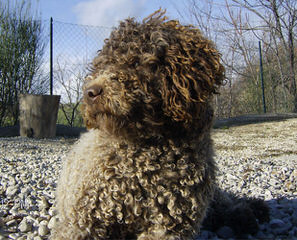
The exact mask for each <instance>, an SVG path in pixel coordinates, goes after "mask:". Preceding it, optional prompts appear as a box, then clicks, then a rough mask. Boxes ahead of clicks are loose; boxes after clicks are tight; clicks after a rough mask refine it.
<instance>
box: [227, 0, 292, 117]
mask: <svg viewBox="0 0 297 240" xmlns="http://www.w3.org/2000/svg"><path fill="white" fill-rule="evenodd" d="M231 2H232V3H234V4H235V6H236V7H242V8H244V9H246V10H248V11H249V12H251V13H253V14H255V15H256V16H257V17H258V18H259V19H261V21H262V22H263V26H262V30H263V31H268V32H269V33H270V36H271V38H272V41H270V44H271V43H273V45H272V46H271V45H270V46H271V47H273V50H274V53H275V56H276V58H277V61H278V64H277V66H278V68H279V71H280V78H281V82H282V86H283V88H287V89H288V91H289V93H290V95H291V96H292V98H293V109H292V111H293V112H297V91H296V72H295V66H296V63H295V58H296V56H295V54H296V51H295V46H294V42H295V40H296V26H297V2H296V1H295V0H265V1H264V0H256V1H247V0H231ZM261 40H263V41H265V39H263V38H262V39H261ZM267 45H268V44H267ZM279 49H283V50H284V55H285V56H286V59H287V61H285V62H284V61H281V60H282V59H281V54H280V50H279ZM286 62H289V69H288V70H289V71H286V69H287V67H286V65H287V63H286ZM284 90H285V89H284ZM286 98H287V97H286Z"/></svg>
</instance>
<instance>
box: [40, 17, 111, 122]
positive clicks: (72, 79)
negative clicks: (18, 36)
mask: <svg viewBox="0 0 297 240" xmlns="http://www.w3.org/2000/svg"><path fill="white" fill-rule="evenodd" d="M50 24H51V22H50V21H45V23H44V29H45V31H46V30H47V29H48V34H46V36H47V37H46V38H47V42H48V43H49V41H50V37H51V36H50ZM52 24H53V26H52V29H53V31H52V39H53V44H52V50H51V48H50V44H47V47H46V52H45V61H44V69H47V70H45V72H47V73H48V76H49V75H50V55H51V52H50V51H52V56H53V63H52V64H53V65H52V69H53V73H52V74H53V93H54V94H56V95H61V106H60V111H59V117H58V123H62V124H68V125H72V126H79V125H81V122H82V120H81V118H80V117H79V116H80V115H79V105H78V104H77V103H78V102H79V101H80V99H81V97H82V92H81V91H82V84H83V79H84V77H85V76H86V75H87V73H88V69H89V67H90V65H91V62H92V60H93V58H94V57H95V56H96V54H97V52H98V51H99V50H100V49H101V48H102V46H103V43H104V39H106V38H108V36H109V34H110V32H111V30H112V28H108V27H97V26H87V25H78V24H71V23H64V22H60V21H55V20H53V23H52Z"/></svg>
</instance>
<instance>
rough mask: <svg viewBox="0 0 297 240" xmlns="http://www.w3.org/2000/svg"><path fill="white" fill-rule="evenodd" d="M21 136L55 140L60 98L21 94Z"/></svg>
mask: <svg viewBox="0 0 297 240" xmlns="http://www.w3.org/2000/svg"><path fill="white" fill-rule="evenodd" d="M19 101H20V104H19V105H20V135H21V136H22V137H34V138H53V137H55V136H56V121H57V115H58V109H59V102H60V96H56V95H28V94H21V95H20V97H19Z"/></svg>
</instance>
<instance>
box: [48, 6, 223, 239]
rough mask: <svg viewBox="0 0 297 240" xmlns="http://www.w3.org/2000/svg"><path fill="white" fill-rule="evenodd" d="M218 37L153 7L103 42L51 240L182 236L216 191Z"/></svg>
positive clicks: (189, 233)
mask: <svg viewBox="0 0 297 240" xmlns="http://www.w3.org/2000/svg"><path fill="white" fill-rule="evenodd" d="M223 79H224V67H223V66H222V64H221V61H220V54H219V53H218V52H217V50H216V49H215V47H214V44H213V43H212V42H211V41H209V40H207V39H206V38H205V37H203V36H202V34H201V33H200V31H199V30H197V29H196V28H194V27H192V26H183V25H181V24H180V23H179V22H178V21H169V20H167V19H166V17H165V16H164V12H163V11H161V10H159V11H157V12H155V13H154V14H152V15H151V16H149V17H148V18H146V19H144V20H143V22H142V23H139V22H136V21H135V20H134V19H127V20H125V21H123V22H121V23H120V25H119V27H118V28H116V29H114V30H113V31H112V33H111V35H110V38H109V39H107V40H105V45H104V46H103V49H102V51H100V52H99V54H98V56H97V57H96V58H95V59H94V62H93V67H92V72H91V74H90V75H89V76H88V77H87V78H86V80H85V84H84V99H83V116H84V120H85V124H86V126H87V128H88V129H89V131H88V132H87V133H85V134H84V135H83V136H82V137H81V138H80V140H79V141H78V142H77V143H76V145H75V146H74V148H73V150H72V151H71V153H70V154H69V156H68V158H67V159H66V160H65V162H64V166H63V170H62V172H61V177H60V180H59V182H58V188H57V209H58V213H59V218H60V221H59V224H57V226H56V228H55V229H54V230H53V233H52V239H59V240H60V239H67V240H69V239H73V240H75V239H139V240H140V239H142V240H144V239H186V238H191V237H193V236H194V235H195V234H197V233H198V231H199V228H200V226H201V224H202V221H203V219H204V217H205V215H206V210H207V208H208V206H209V203H210V201H211V199H212V197H213V194H214V189H215V175H216V167H215V163H214V161H213V150H212V141H211V139H210V129H211V127H212V119H213V110H212V108H211V106H210V105H211V101H212V95H213V94H215V93H216V92H217V88H218V87H219V86H220V85H221V84H222V81H223Z"/></svg>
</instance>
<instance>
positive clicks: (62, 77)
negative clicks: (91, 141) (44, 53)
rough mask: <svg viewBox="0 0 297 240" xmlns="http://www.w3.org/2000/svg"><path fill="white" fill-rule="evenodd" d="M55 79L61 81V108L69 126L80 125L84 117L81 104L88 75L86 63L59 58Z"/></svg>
mask: <svg viewBox="0 0 297 240" xmlns="http://www.w3.org/2000/svg"><path fill="white" fill-rule="evenodd" d="M56 62H57V64H56V67H55V69H56V71H55V79H57V81H58V82H59V84H60V86H61V88H60V90H61V91H62V94H61V95H62V99H61V104H60V107H61V110H62V112H63V114H64V116H65V118H66V121H67V123H68V125H69V126H72V127H73V126H74V125H77V124H78V125H80V124H81V123H82V119H81V116H80V113H79V105H80V101H81V98H82V85H83V81H84V77H85V76H86V71H87V70H86V69H87V67H86V65H85V64H82V65H81V64H73V63H68V62H67V61H63V60H62V59H59V58H57V60H56Z"/></svg>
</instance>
